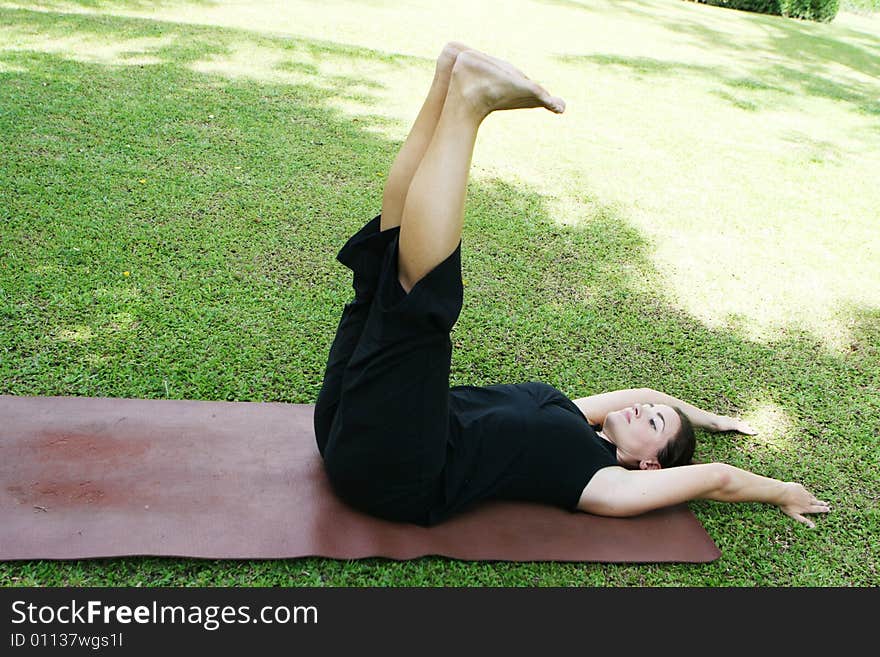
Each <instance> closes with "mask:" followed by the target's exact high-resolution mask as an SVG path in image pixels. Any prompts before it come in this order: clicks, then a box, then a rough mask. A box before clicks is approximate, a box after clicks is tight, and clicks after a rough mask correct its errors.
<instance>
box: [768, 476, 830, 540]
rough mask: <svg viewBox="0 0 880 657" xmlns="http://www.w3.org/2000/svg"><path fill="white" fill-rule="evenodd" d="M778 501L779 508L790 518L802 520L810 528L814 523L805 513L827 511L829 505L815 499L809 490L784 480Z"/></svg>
mask: <svg viewBox="0 0 880 657" xmlns="http://www.w3.org/2000/svg"><path fill="white" fill-rule="evenodd" d="M783 486H784V488H783V491H782V495H781V500H780V502H779V508H780V509H782V512H783V513H784V514H785V515H787V516H788V517H790V518H794V519H795V520H797V521H798V522H802V523H804V524H805V525H807V526H808V527H809V528H810V529H812V528H813V527H815V526H816V524H815V523H814V522H813V521H812V520H810V519H809V518H806V517H804V515H803V514H805V513H828V512H829V511H831V507H830V506H828V502H823V501H822V500H819V499H817V498H816V497H815V496H814V495H813V494H812V493H811V492H810V491H808V490H807V489H806V488H804V487H803V486H801V485H800V484H797V483H795V482H793V481H792V482H786V483H785V484H783Z"/></svg>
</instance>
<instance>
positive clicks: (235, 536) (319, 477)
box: [0, 395, 721, 562]
mask: <svg viewBox="0 0 880 657" xmlns="http://www.w3.org/2000/svg"><path fill="white" fill-rule="evenodd" d="M313 410H314V406H312V405H310V404H286V403H278V402H266V403H260V402H215V401H176V400H144V399H116V398H90V397H15V396H9V395H0V559H2V560H16V559H87V558H95V557H117V556H129V555H153V556H176V557H198V558H206V559H278V558H287V557H304V556H313V555H317V556H323V557H331V558H336V559H358V558H362V557H388V558H391V559H413V558H416V557H421V556H425V555H442V556H446V557H452V558H456V559H464V560H503V561H603V562H664V561H673V562H707V561H712V560H714V559H716V558H717V557H718V556H720V554H721V553H720V551H719V550H718V548H717V547H716V546H715V544H714V543H713V542H712V539H710V538H709V536H708V535H707V534H706V532H705V530H704V529H703V527H702V525H700V523H699V521H698V520H697V519H696V517H694V515H693V513H691V511H690V510H689V509H688V508H687V506H686V505H680V506H677V507H672V508H668V509H663V510H660V511H656V512H652V513H650V514H646V515H643V516H639V517H636V518H626V519H621V518H602V517H598V516H592V515H589V514H585V513H580V512H576V511H575V512H572V511H566V510H564V509H559V508H555V507H550V506H545V505H540V504H533V503H524V502H510V501H497V500H493V501H489V502H484V503H482V504H480V505H477V506H475V507H473V508H472V509H471V510H469V511H466V512H464V513H462V514H461V515H459V516H456V517H453V518H452V519H450V520H449V521H447V522H445V523H443V524H440V525H437V526H434V527H429V528H426V527H420V526H418V525H412V524H405V523H394V522H389V521H386V520H380V519H377V518H373V517H371V516H368V515H366V514H363V513H361V512H359V511H356V510H354V509H352V508H351V507H349V506H347V505H346V504H345V503H344V502H342V501H341V500H340V499H339V498H337V497H336V495H335V494H334V493H333V491H332V489H331V487H330V484H329V481H328V480H327V477H326V475H325V473H324V470H323V464H322V461H321V457H320V455H319V453H318V450H317V447H316V446H315V438H314V431H313V428H312V426H313V425H312V413H313Z"/></svg>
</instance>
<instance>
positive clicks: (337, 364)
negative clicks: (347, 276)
mask: <svg viewBox="0 0 880 657" xmlns="http://www.w3.org/2000/svg"><path fill="white" fill-rule="evenodd" d="M380 219H381V215H378V216H376V217H375V218H373V219H372V220H370V221H369V222H368V223H367V224H366V225H365V226H363V227H362V228H361V229H360V230H359V231H358V232H357V233H355V234H354V235H353V236H352V237H351V238H349V240H348V241H347V242H346V243H345V245H344V246H343V247H342V249H341V250H340V251H339V254H338V255H337V256H336V259H337V260H338V261H339V262H341V263H342V264H343V265H345V266H346V267H348V268H349V269H351V270H352V272H353V283H352V286H353V288H354V291H355V298H354V300H353V301H351V302H350V303H348V304H346V305H345V307H344V308H343V310H342V317H341V318H340V320H339V325H338V327H337V329H336V337H335V338H334V340H333V344H332V346H331V347H330V355H329V358H328V360H327V368H326V371H325V373H324V382H323V387H322V388H321V392H320V393H319V395H318V400H317V403H316V405H315V417H314V424H315V436H316V438H317V443H318V449H319V451H320V452H321V455H322V457H323V458H324V465H325V468H326V470H327V474H328V476H329V478H330V481H331V483H332V485H333V487H334V489H335V490H336V492H337V494H339V495H340V497H342V498H343V499H344V500H346V501H347V502H348V503H349V504H351V505H352V506H354V507H356V508H358V509H361V510H363V511H365V512H367V513H370V514H372V515H376V516H379V517H382V518H387V519H390V520H400V521H406V522H417V523H419V524H425V518H426V515H427V513H428V511H429V509H430V508H431V507H432V505H434V504H436V503H437V502H438V496H439V495H440V494H441V489H442V478H443V470H444V467H445V465H446V457H447V435H448V431H449V368H450V365H451V359H452V343H451V341H450V339H449V332H450V330H451V329H452V327H453V325H454V324H455V322H456V320H457V319H458V316H459V314H460V313H461V307H462V301H463V288H462V280H461V242H460V241H459V244H458V246H457V247H456V249H455V251H453V252H452V253H451V254H450V255H449V256H448V257H447V258H446V259H445V260H444V261H443V262H442V263H440V264H439V265H437V266H436V267H435V268H434V269H433V270H431V271H430V272H429V273H428V274H426V275H425V276H424V277H423V278H422V279H421V280H419V281H418V282H417V283H416V285H415V286H414V287H413V288H412V290H410V293H409V294H406V293H405V291H404V290H403V288H402V287H401V285H400V283H399V281H398V267H397V260H398V251H399V235H400V227H399V226H398V227H395V228H391V229H388V230H385V231H380V230H379V222H380Z"/></svg>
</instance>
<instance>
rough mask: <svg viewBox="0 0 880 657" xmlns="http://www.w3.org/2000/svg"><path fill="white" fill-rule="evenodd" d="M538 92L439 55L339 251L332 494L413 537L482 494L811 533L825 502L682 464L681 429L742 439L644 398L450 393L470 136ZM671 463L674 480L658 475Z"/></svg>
mask: <svg viewBox="0 0 880 657" xmlns="http://www.w3.org/2000/svg"><path fill="white" fill-rule="evenodd" d="M530 107H535V108H537V107H543V108H546V109H548V110H550V111H552V112H555V113H558V114H561V113H562V112H563V111H564V109H565V103H564V102H563V101H562V99H560V98H557V97H553V96H551V95H550V94H548V93H547V91H546V90H545V89H543V88H542V87H540V86H538V85H537V84H535V83H534V82H532V81H531V80H529V79H528V78H527V77H525V76H524V75H523V74H522V73H521V72H520V71H519V70H517V69H516V68H514V67H512V66H511V65H509V64H507V63H506V62H503V61H500V60H497V59H495V58H493V57H490V56H488V55H486V54H484V53H481V52H478V51H475V50H472V49H469V48H467V47H466V46H464V45H463V44H461V43H457V42H452V43H449V44H447V45H446V46H445V47H444V49H443V51H442V53H441V54H440V57H439V58H438V60H437V67H436V71H435V76H434V81H433V84H432V86H431V89H430V91H429V93H428V97H427V98H426V100H425V102H424V105H423V107H422V109H421V111H420V113H419V115H418V117H417V119H416V122H415V124H414V125H413V127H412V130H411V132H410V134H409V136H408V137H407V140H406V142H405V143H404V145H403V147H402V148H401V150H400V153H399V154H398V156H397V158H396V160H395V161H394V164H393V166H392V168H391V171H390V173H389V176H388V180H387V183H386V186H385V191H384V195H383V199H382V213H381V214H380V215H378V216H376V217H374V218H373V219H372V220H371V221H369V222H368V223H367V224H366V225H365V226H363V227H362V228H361V229H360V230H359V231H358V232H357V233H356V234H355V235H353V236H352V237H351V238H350V239H349V240H348V241H347V242H346V244H345V245H344V246H343V247H342V249H341V250H340V251H339V254H338V255H337V259H338V260H339V261H340V262H341V263H342V264H344V265H345V266H346V267H348V268H350V269H351V270H352V272H353V274H354V275H353V287H354V291H355V298H354V300H353V301H352V302H350V303H348V304H346V306H345V307H344V309H343V312H342V317H341V319H340V321H339V326H338V328H337V331H336V337H335V339H334V342H333V344H332V346H331V348H330V355H329V358H328V362H327V369H326V372H325V376H324V382H323V387H322V389H321V392H320V394H319V396H318V401H317V404H316V407H315V418H314V424H315V435H316V438H317V443H318V449H319V451H320V452H321V455H322V457H323V458H324V464H325V468H326V471H327V474H328V477H329V479H330V481H331V483H332V485H333V487H334V489H335V490H336V491H337V493H338V494H339V495H340V496H341V497H342V498H343V499H344V500H346V501H347V502H349V503H350V504H351V505H352V506H354V507H356V508H358V509H361V510H363V511H365V512H367V513H370V514H373V515H376V516H379V517H382V518H386V519H390V520H397V521H406V522H412V523H417V524H420V525H424V526H429V525H433V524H436V523H438V522H441V521H443V520H445V519H446V518H449V517H450V516H452V515H454V514H455V513H458V512H459V511H461V510H463V509H465V508H467V507H469V506H471V505H473V504H475V503H477V502H479V501H481V500H486V499H492V498H495V499H514V500H529V501H533V502H542V503H547V504H554V505H557V506H561V507H563V508H567V509H571V510H580V511H586V512H589V513H594V514H600V515H607V516H632V515H636V514H639V513H642V512H645V511H649V510H651V509H656V508H659V507H663V506H667V505H672V504H676V503H680V502H684V501H686V500H691V499H697V498H707V499H712V500H721V501H727V502H738V501H742V502H745V501H754V502H768V503H771V504H776V505H778V506H779V507H780V508H781V509H782V510H783V512H784V513H786V514H787V515H789V516H791V517H793V518H795V519H797V520H798V521H800V522H804V523H806V524H808V525H810V526H811V527H812V526H813V523H812V522H811V521H810V520H809V519H807V518H806V517H805V515H804V514H808V513H822V512H827V511H828V510H829V507H828V505H827V504H826V503H825V502H822V501H820V500H818V499H816V498H815V497H813V495H811V494H810V493H809V492H808V491H807V490H806V489H805V488H804V487H803V486H801V485H800V484H796V483H785V482H781V481H776V480H774V479H768V478H766V477H761V476H759V475H756V474H752V473H750V472H746V471H744V470H740V469H738V468H735V467H732V466H729V465H726V464H723V463H707V464H700V465H687V464H688V463H690V460H691V456H692V454H693V449H694V438H693V430H692V428H691V424H696V425H697V426H701V427H704V428H708V429H714V430H718V431H725V430H739V431H744V432H747V433H748V432H750V429H749V428H748V427H747V426H745V425H744V424H742V423H741V422H739V421H737V420H735V419H733V418H726V417H719V416H715V415H712V414H709V413H706V412H704V411H701V410H700V409H698V408H696V407H694V406H691V405H689V404H685V403H684V402H681V401H679V400H677V399H674V398H672V397H669V396H667V395H664V394H662V393H658V392H655V391H653V390H649V389H638V390H621V391H617V392H609V393H605V394H601V395H596V396H593V397H587V398H584V399H577V400H575V401H572V400H570V399H569V398H567V397H566V396H565V395H564V394H562V393H561V392H560V391H559V390H557V389H556V388H554V387H552V386H550V385H548V384H545V383H540V382H535V381H530V382H527V383H520V384H498V385H491V386H484V387H477V386H454V387H452V388H450V387H449V369H450V365H451V355H452V346H451V342H450V339H449V332H450V330H451V329H452V326H453V325H454V324H455V322H456V320H457V319H458V316H459V313H460V312H461V306H462V300H463V294H462V281H461V228H462V221H463V211H464V201H465V192H466V186H467V180H468V173H469V169H470V163H471V156H472V154H473V148H474V143H475V141H476V136H477V130H478V128H479V126H480V124H481V123H482V121H483V120H484V119H485V118H486V117H487V116H488V115H489V114H490V113H492V112H493V111H496V110H509V109H517V108H530ZM671 466H681V467H671Z"/></svg>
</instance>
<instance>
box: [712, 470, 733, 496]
mask: <svg viewBox="0 0 880 657" xmlns="http://www.w3.org/2000/svg"><path fill="white" fill-rule="evenodd" d="M712 466H713V468H712V491H711V492H710V495H709V496H708V497H709V498H710V499H716V500H717V499H722V500H723V499H725V498H726V497H727V496H729V495H730V494H731V489H732V487H733V483H734V479H735V478H734V472H733V471H734V469H735V468H734V467H733V466H732V465H729V464H727V463H713V464H712Z"/></svg>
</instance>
